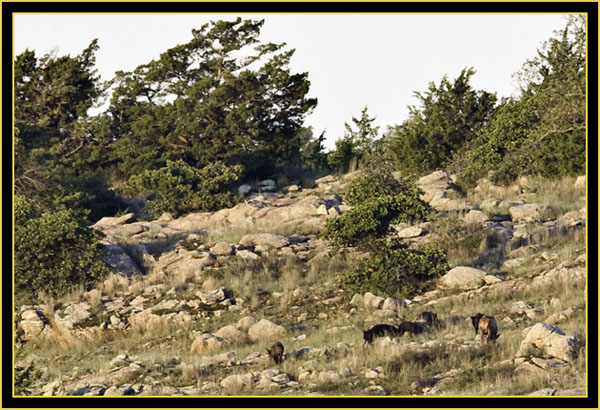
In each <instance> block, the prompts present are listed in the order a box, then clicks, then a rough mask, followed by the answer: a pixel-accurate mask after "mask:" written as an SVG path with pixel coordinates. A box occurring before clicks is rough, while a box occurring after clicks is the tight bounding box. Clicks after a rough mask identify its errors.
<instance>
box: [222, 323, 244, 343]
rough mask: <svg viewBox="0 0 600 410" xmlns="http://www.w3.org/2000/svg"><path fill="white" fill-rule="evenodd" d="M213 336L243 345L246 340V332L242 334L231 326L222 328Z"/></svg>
mask: <svg viewBox="0 0 600 410" xmlns="http://www.w3.org/2000/svg"><path fill="white" fill-rule="evenodd" d="M215 336H218V337H221V338H223V339H227V340H229V341H230V342H235V343H244V342H246V341H247V340H248V334H247V333H246V332H242V331H241V330H239V329H238V328H237V327H235V326H233V325H227V326H223V327H222V328H220V329H219V330H217V331H216V332H215Z"/></svg>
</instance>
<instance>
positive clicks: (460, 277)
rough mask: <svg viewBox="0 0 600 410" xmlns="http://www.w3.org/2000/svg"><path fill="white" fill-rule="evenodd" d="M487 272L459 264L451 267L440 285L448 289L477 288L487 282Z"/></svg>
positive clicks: (440, 281)
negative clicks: (485, 278) (485, 279)
mask: <svg viewBox="0 0 600 410" xmlns="http://www.w3.org/2000/svg"><path fill="white" fill-rule="evenodd" d="M486 275H487V274H486V273H485V272H484V271H482V270H479V269H475V268H471V267H468V266H457V267H455V268H453V269H450V270H449V271H448V273H446V274H445V275H444V276H442V277H441V278H440V280H439V282H438V287H440V288H446V289H463V290H467V289H477V288H479V287H481V286H483V285H484V284H485V281H484V280H483V278H484V277H485V276H486Z"/></svg>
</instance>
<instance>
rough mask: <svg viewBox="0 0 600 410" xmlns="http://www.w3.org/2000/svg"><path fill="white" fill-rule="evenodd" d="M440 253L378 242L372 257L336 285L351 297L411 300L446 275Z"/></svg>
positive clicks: (351, 270) (441, 253)
mask: <svg viewBox="0 0 600 410" xmlns="http://www.w3.org/2000/svg"><path fill="white" fill-rule="evenodd" d="M448 268H449V267H448V263H447V259H446V254H445V252H444V251H442V250H441V249H436V248H429V247H427V248H424V249H422V250H415V249H408V248H407V247H406V246H404V245H402V244H400V243H399V242H398V241H391V242H385V241H381V240H379V241H377V242H376V243H375V244H374V246H372V252H371V255H370V256H369V257H367V258H364V259H360V260H358V261H357V262H356V264H355V265H354V266H353V267H352V268H351V269H349V270H347V271H345V272H342V273H340V274H339V275H338V277H337V280H338V284H339V285H340V286H341V287H342V288H343V289H345V290H348V291H350V292H354V293H364V292H372V293H374V294H376V295H382V296H386V297H402V298H407V297H411V296H412V295H414V294H415V293H417V292H418V291H420V290H422V289H423V288H424V287H425V286H426V284H427V282H428V281H430V280H431V279H433V278H436V277H439V276H441V275H443V274H445V273H446V272H447V271H448Z"/></svg>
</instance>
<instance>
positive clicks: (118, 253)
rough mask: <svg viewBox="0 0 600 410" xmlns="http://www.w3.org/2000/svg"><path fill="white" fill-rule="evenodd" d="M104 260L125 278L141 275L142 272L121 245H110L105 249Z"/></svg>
mask: <svg viewBox="0 0 600 410" xmlns="http://www.w3.org/2000/svg"><path fill="white" fill-rule="evenodd" d="M102 260H103V261H104V262H106V263H107V264H108V265H109V266H110V267H111V268H112V269H113V270H114V271H115V272H116V273H118V274H120V275H123V276H127V277H130V276H134V275H141V274H142V271H141V270H140V268H139V267H138V266H137V264H136V263H135V261H134V260H133V259H131V257H130V256H129V254H127V252H125V249H123V248H122V247H121V246H120V245H116V244H110V245H106V246H105V247H104V252H103V255H102Z"/></svg>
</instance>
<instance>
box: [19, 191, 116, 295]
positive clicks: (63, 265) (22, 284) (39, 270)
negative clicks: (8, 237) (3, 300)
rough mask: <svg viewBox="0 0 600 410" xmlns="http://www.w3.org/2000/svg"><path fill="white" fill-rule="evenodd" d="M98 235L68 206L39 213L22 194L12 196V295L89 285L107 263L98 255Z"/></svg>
mask: <svg viewBox="0 0 600 410" xmlns="http://www.w3.org/2000/svg"><path fill="white" fill-rule="evenodd" d="M99 239H100V234H99V233H98V232H97V231H94V230H92V229H90V228H88V227H87V226H85V225H84V224H83V223H82V222H81V221H80V220H78V219H77V218H76V217H75V213H74V212H73V211H72V210H68V209H67V210H60V211H57V212H50V211H45V212H42V211H41V210H40V209H39V208H37V207H36V206H35V205H33V204H32V203H31V202H30V201H29V200H28V199H27V198H25V197H23V196H20V195H17V196H15V299H16V300H17V302H18V303H28V302H32V301H35V300H36V299H37V298H38V297H39V296H40V294H41V293H45V294H48V295H50V296H60V295H63V294H65V293H67V292H69V291H70V290H72V289H74V288H76V287H78V286H83V287H84V288H85V289H91V287H92V286H93V285H94V284H95V283H96V282H97V281H99V280H100V279H102V278H103V277H104V276H105V275H107V274H108V271H109V270H108V267H107V266H106V265H105V264H104V262H103V261H102V259H101V251H100V248H99V244H98V240H99Z"/></svg>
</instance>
